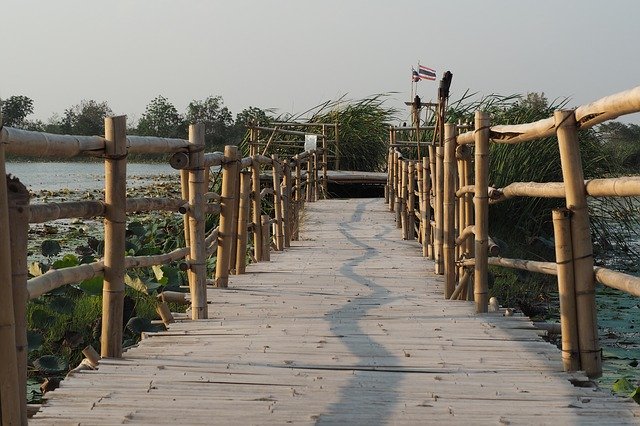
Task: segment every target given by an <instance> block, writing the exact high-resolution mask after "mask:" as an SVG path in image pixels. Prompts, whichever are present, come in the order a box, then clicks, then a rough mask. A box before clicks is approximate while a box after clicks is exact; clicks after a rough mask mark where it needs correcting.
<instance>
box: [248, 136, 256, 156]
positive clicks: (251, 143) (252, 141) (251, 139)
mask: <svg viewBox="0 0 640 426" xmlns="http://www.w3.org/2000/svg"><path fill="white" fill-rule="evenodd" d="M257 153H258V141H257V140H256V129H249V155H250V156H251V157H253V156H254V155H256V154H257Z"/></svg>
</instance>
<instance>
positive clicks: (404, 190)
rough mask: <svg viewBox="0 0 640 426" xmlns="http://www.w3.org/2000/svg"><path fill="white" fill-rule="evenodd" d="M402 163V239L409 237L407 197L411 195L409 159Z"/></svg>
mask: <svg viewBox="0 0 640 426" xmlns="http://www.w3.org/2000/svg"><path fill="white" fill-rule="evenodd" d="M400 164H401V170H402V172H401V177H400V180H401V182H400V185H401V192H400V193H401V194H402V195H401V196H400V219H401V226H402V239H403V240H408V239H409V217H408V215H407V198H408V195H409V191H408V182H409V169H408V164H409V162H408V161H404V160H403V161H402V163H400Z"/></svg>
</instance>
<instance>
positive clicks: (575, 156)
mask: <svg viewBox="0 0 640 426" xmlns="http://www.w3.org/2000/svg"><path fill="white" fill-rule="evenodd" d="M554 118H555V123H556V132H557V135H558V146H559V148H560V163H561V165H562V179H563V181H564V187H565V192H566V204H567V208H568V209H569V210H571V213H572V216H571V245H572V250H573V268H574V277H575V291H576V305H577V320H578V340H579V342H578V345H579V347H580V364H581V366H582V368H583V369H584V371H585V373H587V375H588V376H589V377H591V378H593V377H600V376H601V375H602V358H601V354H600V345H599V342H598V324H597V312H596V300H595V282H594V278H593V247H592V243H591V231H590V229H589V210H588V206H587V197H586V194H585V189H584V174H583V171H582V161H581V159H580V147H579V141H578V131H577V124H576V118H575V114H574V112H573V111H572V110H568V111H567V110H564V111H556V112H555V113H554Z"/></svg>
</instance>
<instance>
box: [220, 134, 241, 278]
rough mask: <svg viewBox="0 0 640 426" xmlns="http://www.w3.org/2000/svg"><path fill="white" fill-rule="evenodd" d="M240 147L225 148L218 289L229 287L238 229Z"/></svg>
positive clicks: (229, 146) (228, 146) (230, 146)
mask: <svg viewBox="0 0 640 426" xmlns="http://www.w3.org/2000/svg"><path fill="white" fill-rule="evenodd" d="M238 160H239V157H238V147H237V146H233V145H227V146H225V147H224V163H223V165H222V194H220V196H221V197H220V198H221V200H220V233H219V240H220V243H219V244H218V251H217V255H216V256H217V261H216V275H215V285H216V287H221V288H226V287H228V286H229V268H230V263H229V262H230V261H231V246H232V244H231V239H232V238H233V234H234V232H233V231H234V229H235V228H236V217H235V204H236V198H237V197H238V170H239V168H240V165H239V162H238Z"/></svg>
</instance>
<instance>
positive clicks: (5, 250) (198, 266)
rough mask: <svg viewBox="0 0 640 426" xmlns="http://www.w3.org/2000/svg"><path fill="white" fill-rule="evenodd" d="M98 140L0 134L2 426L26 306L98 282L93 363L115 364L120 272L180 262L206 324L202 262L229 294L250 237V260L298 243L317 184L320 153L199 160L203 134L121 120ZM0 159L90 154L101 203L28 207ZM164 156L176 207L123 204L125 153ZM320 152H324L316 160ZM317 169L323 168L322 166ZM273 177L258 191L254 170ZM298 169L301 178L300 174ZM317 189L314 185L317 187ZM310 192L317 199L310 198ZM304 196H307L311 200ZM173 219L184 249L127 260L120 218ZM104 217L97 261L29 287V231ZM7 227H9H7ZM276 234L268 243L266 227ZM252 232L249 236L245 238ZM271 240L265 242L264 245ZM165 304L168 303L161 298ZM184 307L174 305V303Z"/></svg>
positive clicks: (17, 372) (12, 393) (166, 314)
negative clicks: (100, 171)
mask: <svg viewBox="0 0 640 426" xmlns="http://www.w3.org/2000/svg"><path fill="white" fill-rule="evenodd" d="M105 129H106V130H105V136H104V137H98V136H91V137H87V136H66V135H51V134H46V133H40V132H31V131H24V130H19V129H13V128H9V127H4V128H1V129H0V175H1V176H0V179H2V181H0V251H1V252H0V262H1V264H0V274H2V277H1V278H2V281H3V282H4V283H9V282H10V283H12V285H11V286H8V285H0V409H1V410H0V413H1V417H2V424H26V421H27V417H26V412H27V411H26V378H27V340H26V339H27V337H26V336H27V329H26V307H27V302H28V300H29V299H34V298H37V297H40V296H41V295H43V294H46V293H47V292H50V291H52V290H54V289H56V288H59V287H61V286H64V285H68V284H73V283H78V282H80V281H83V280H85V279H89V278H93V277H97V276H102V277H104V285H103V307H102V333H101V356H102V357H113V358H119V357H121V356H122V330H123V303H124V289H125V283H124V278H125V273H126V271H127V270H128V269H131V268H141V267H151V266H155V265H163V264H167V263H170V262H177V261H182V262H183V266H184V269H185V270H186V272H187V277H188V282H189V295H190V297H189V301H188V303H189V304H190V309H191V318H192V319H194V320H195V319H203V318H207V300H206V288H207V285H208V283H211V282H212V280H209V279H208V276H209V274H210V273H211V271H207V267H206V265H207V262H206V261H207V258H209V257H210V256H212V255H213V254H214V253H215V254H216V256H217V262H216V268H215V273H214V278H215V280H214V281H213V283H214V284H215V285H216V286H218V287H227V286H228V285H229V274H230V273H235V274H242V273H244V271H245V266H246V255H245V254H246V250H247V247H248V240H249V238H250V236H251V238H252V240H253V247H254V253H253V254H254V257H255V260H256V261H267V260H269V251H270V250H271V248H272V247H274V248H275V249H276V250H283V249H284V248H285V247H287V246H288V245H289V242H290V241H291V240H296V239H297V237H298V226H299V219H298V217H299V212H300V209H301V207H302V204H303V203H304V201H305V200H310V201H314V200H315V197H311V198H307V197H305V196H303V194H304V191H305V190H306V191H307V192H308V191H309V187H310V185H309V182H313V179H314V177H316V176H317V175H318V171H317V169H316V167H317V165H318V162H317V161H310V159H314V158H318V157H319V155H320V154H319V153H321V152H322V151H321V150H318V151H310V152H304V153H300V154H297V155H295V156H294V157H293V158H291V159H289V160H288V161H287V160H284V161H281V160H280V159H279V158H278V157H277V156H273V157H271V158H269V157H266V156H264V155H258V154H253V155H251V156H249V157H245V158H241V156H240V154H239V151H238V148H237V147H235V146H227V147H225V150H224V152H223V153H220V152H216V153H205V152H204V146H205V145H204V135H205V132H204V125H202V124H194V125H191V126H190V127H189V139H188V140H182V139H167V138H158V137H144V136H127V135H126V119H125V117H124V116H121V117H109V118H107V119H105ZM5 152H9V153H15V154H20V155H22V156H36V155H37V156H38V157H52V158H72V157H77V156H83V155H89V156H94V157H102V158H103V159H104V162H105V199H104V201H70V202H61V203H51V204H36V205H30V204H29V193H28V191H27V190H26V188H25V187H24V185H22V184H21V183H20V182H19V181H18V180H17V179H15V178H14V179H12V180H11V181H8V180H7V178H6V177H7V175H6V172H5V158H4V156H5ZM130 152H136V153H155V154H158V153H164V154H171V157H170V159H169V163H170V164H171V165H172V166H173V167H174V168H177V169H180V183H181V194H182V195H181V198H176V199H172V198H127V197H126V189H127V180H126V167H127V154H128V153H130ZM325 152H326V151H325ZM324 166H325V167H326V162H325V163H324ZM211 167H217V168H220V169H221V171H222V191H221V193H220V194H216V193H212V192H208V191H209V176H210V168H211ZM263 168H270V169H271V170H272V182H271V186H272V189H269V188H264V189H263V188H262V186H261V181H260V178H261V170H262V169H263ZM303 169H304V170H303ZM316 181H317V180H316ZM315 193H317V192H315ZM315 193H314V192H312V194H315ZM267 195H272V196H273V218H271V217H270V216H269V215H266V214H263V208H262V200H263V198H264V197H265V196H267ZM160 210H164V211H174V212H176V214H182V215H183V218H184V220H183V222H184V233H185V241H186V246H185V247H182V248H178V249H175V250H173V251H171V252H169V253H162V254H158V255H152V256H126V255H125V232H126V223H127V214H128V213H131V212H141V211H160ZM207 214H219V215H220V221H219V226H218V227H217V228H215V229H213V230H211V231H209V233H208V234H206V230H205V218H206V215H207ZM101 216H102V217H104V219H105V221H104V241H105V249H104V253H105V254H104V258H103V259H101V260H100V261H97V262H94V263H91V264H83V265H80V266H76V267H69V268H65V269H51V270H49V271H47V272H46V273H44V274H42V275H40V276H37V277H34V278H31V279H28V275H27V244H28V230H29V224H30V223H43V222H47V221H52V220H57V219H70V218H95V217H101ZM9 223H10V224H11V226H9ZM271 224H273V226H274V229H275V230H276V232H275V233H274V235H273V236H272V234H271V232H270V229H269V226H270V225H271ZM249 231H251V232H249ZM272 240H273V242H272ZM167 297H170V295H167ZM180 299H181V300H183V298H180ZM158 312H159V313H160V315H161V318H162V320H163V322H165V323H170V322H172V321H173V319H172V315H171V312H170V311H169V310H168V307H167V306H166V304H163V303H160V304H159V306H158Z"/></svg>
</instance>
